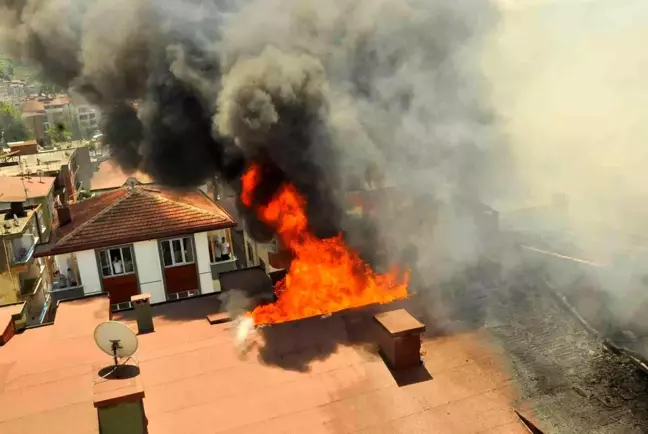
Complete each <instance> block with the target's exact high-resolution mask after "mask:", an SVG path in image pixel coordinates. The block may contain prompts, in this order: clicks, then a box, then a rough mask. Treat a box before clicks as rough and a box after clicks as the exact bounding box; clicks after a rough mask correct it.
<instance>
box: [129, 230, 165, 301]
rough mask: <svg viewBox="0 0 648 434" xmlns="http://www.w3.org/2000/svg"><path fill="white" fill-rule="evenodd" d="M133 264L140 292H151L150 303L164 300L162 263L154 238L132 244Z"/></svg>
mask: <svg viewBox="0 0 648 434" xmlns="http://www.w3.org/2000/svg"><path fill="white" fill-rule="evenodd" d="M133 250H134V253H135V264H136V267H137V268H136V269H137V276H138V279H139V284H140V292H141V293H145V292H149V293H150V294H151V303H161V302H163V301H166V293H165V291H164V280H163V277H162V265H161V263H160V253H159V251H158V243H157V241H156V240H151V241H141V242H138V243H135V244H133Z"/></svg>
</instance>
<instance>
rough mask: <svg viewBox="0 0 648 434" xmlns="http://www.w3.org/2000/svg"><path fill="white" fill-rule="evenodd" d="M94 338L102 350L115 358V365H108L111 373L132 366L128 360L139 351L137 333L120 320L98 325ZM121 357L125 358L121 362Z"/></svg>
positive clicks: (118, 373)
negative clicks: (128, 363) (127, 363)
mask: <svg viewBox="0 0 648 434" xmlns="http://www.w3.org/2000/svg"><path fill="white" fill-rule="evenodd" d="M94 340H95V343H96V344H97V346H98V347H99V349H100V350H101V351H103V352H104V353H106V354H108V355H109V356H111V357H112V359H113V366H111V367H108V368H107V369H109V373H108V374H106V375H110V374H113V373H116V374H117V375H121V372H122V371H124V370H125V369H126V368H128V367H130V368H132V366H130V365H126V362H128V360H129V359H130V358H131V356H132V355H133V354H135V351H137V346H138V343H137V335H135V333H134V332H133V331H132V330H131V329H130V328H128V326H126V324H124V323H121V322H119V321H106V322H103V323H101V324H99V325H98V326H97V328H96V329H95V331H94ZM120 359H122V360H123V359H125V361H124V362H121V363H120Z"/></svg>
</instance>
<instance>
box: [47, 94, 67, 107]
mask: <svg viewBox="0 0 648 434" xmlns="http://www.w3.org/2000/svg"><path fill="white" fill-rule="evenodd" d="M69 103H70V98H69V97H67V96H58V97H56V98H55V99H53V100H52V101H50V102H49V104H48V106H55V105H65V104H69Z"/></svg>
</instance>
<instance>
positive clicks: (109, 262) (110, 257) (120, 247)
mask: <svg viewBox="0 0 648 434" xmlns="http://www.w3.org/2000/svg"><path fill="white" fill-rule="evenodd" d="M124 249H129V250H130V257H131V268H132V270H131V271H126V262H125V261H124V252H123V250H124ZM112 250H119V258H120V259H121V261H122V272H121V273H119V274H115V272H114V270H113V267H112V254H111V251H112ZM102 253H107V258H108V266H109V269H110V274H108V275H106V274H104V269H105V268H106V267H105V266H104V264H103V262H102V260H101V254H102ZM97 256H98V259H99V268H100V269H101V277H102V278H103V279H110V278H113V277H121V276H129V275H132V274H135V273H137V269H136V268H135V253H134V250H133V245H132V244H126V245H123V246H115V247H108V248H107V249H101V250H98V251H97Z"/></svg>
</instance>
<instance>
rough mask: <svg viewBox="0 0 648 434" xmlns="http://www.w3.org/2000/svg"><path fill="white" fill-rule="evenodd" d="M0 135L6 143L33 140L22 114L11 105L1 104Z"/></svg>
mask: <svg viewBox="0 0 648 434" xmlns="http://www.w3.org/2000/svg"><path fill="white" fill-rule="evenodd" d="M0 135H2V136H3V137H4V141H5V142H6V143H10V142H21V141H23V140H27V139H30V138H31V132H30V130H29V128H28V127H27V124H26V123H25V121H24V120H23V119H22V118H21V117H20V112H19V111H18V110H17V109H16V108H15V107H14V106H13V105H11V104H8V103H6V102H0Z"/></svg>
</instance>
